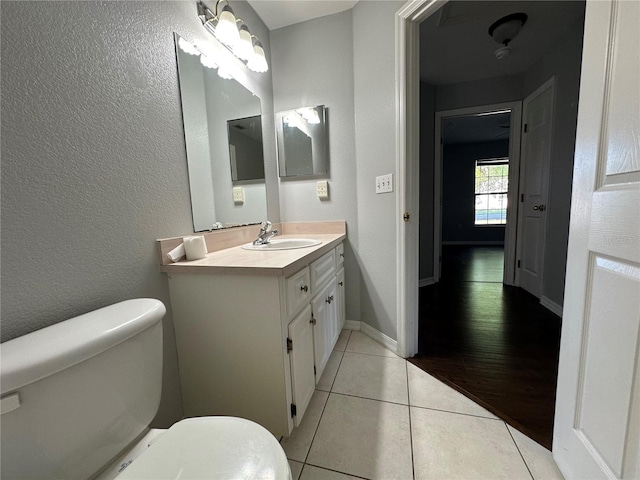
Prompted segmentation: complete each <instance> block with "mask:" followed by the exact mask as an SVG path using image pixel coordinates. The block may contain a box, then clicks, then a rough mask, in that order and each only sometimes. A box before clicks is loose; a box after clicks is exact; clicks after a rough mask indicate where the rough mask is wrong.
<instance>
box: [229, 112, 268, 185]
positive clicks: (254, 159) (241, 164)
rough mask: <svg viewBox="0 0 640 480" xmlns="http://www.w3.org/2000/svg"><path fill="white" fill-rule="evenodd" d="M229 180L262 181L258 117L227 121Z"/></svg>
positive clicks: (260, 132)
mask: <svg viewBox="0 0 640 480" xmlns="http://www.w3.org/2000/svg"><path fill="white" fill-rule="evenodd" d="M227 126H228V130H229V157H230V158H231V178H232V179H233V181H236V182H237V181H239V180H264V155H263V153H262V120H261V118H260V115H256V116H253V117H248V118H238V119H236V120H228V121H227Z"/></svg>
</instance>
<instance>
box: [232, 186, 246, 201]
mask: <svg viewBox="0 0 640 480" xmlns="http://www.w3.org/2000/svg"><path fill="white" fill-rule="evenodd" d="M233 203H244V188H242V187H233Z"/></svg>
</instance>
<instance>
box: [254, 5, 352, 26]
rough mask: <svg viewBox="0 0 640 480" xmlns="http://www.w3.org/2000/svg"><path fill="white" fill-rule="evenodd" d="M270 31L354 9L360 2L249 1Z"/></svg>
mask: <svg viewBox="0 0 640 480" xmlns="http://www.w3.org/2000/svg"><path fill="white" fill-rule="evenodd" d="M247 1H248V2H249V4H250V5H251V7H252V8H253V9H254V10H255V11H256V13H257V14H258V16H259V17H260V18H261V19H262V21H263V22H264V24H265V25H266V26H267V28H268V29H269V30H275V29H276V28H282V27H286V26H288V25H293V24H295V23H300V22H306V21H307V20H311V19H313V18H318V17H324V16H326V15H332V14H334V13H339V12H343V11H345V10H349V9H350V8H353V6H354V5H355V4H356V3H358V0H247Z"/></svg>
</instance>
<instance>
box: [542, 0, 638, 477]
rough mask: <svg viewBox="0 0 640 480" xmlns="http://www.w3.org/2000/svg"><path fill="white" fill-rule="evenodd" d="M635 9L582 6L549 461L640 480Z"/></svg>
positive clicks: (580, 473) (566, 469) (576, 473)
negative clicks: (581, 43) (581, 42)
mask: <svg viewBox="0 0 640 480" xmlns="http://www.w3.org/2000/svg"><path fill="white" fill-rule="evenodd" d="M639 32H640V2H637V1H613V2H612V1H606V2H605V1H598V2H588V3H587V9H586V23H585V32H584V39H585V40H584V50H583V51H584V53H583V61H582V80H581V87H580V105H579V112H578V130H577V137H576V157H575V168H574V183H573V192H572V195H573V198H572V204H571V223H570V230H569V232H570V233H569V251H568V258H567V278H566V288H565V302H564V318H563V325H562V340H561V342H562V343H561V348H560V365H559V372H558V390H557V400H556V416H555V428H554V441H553V454H554V457H555V459H556V462H557V463H558V465H559V467H560V469H561V470H562V472H563V474H564V475H565V477H566V478H591V479H593V478H636V479H637V478H640V349H639V343H640V342H639V332H640V115H639V112H640V88H639V85H640V67H639V57H638V45H640V33H639Z"/></svg>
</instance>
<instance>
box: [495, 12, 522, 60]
mask: <svg viewBox="0 0 640 480" xmlns="http://www.w3.org/2000/svg"><path fill="white" fill-rule="evenodd" d="M527 18H529V17H528V16H527V14H526V13H521V12H520V13H512V14H510V15H507V16H505V17H502V18H499V19H498V20H496V21H495V22H493V24H492V25H491V26H490V27H489V35H490V36H491V38H493V39H494V40H495V41H496V42H498V43H501V44H502V45H503V46H502V47H500V48H499V49H497V50H496V51H495V52H494V53H495V56H496V58H497V59H498V60H502V59H503V58H504V57H506V56H507V55H509V54H510V53H511V48H510V47H509V43H511V41H512V40H513V39H514V38H515V37H516V36H517V35H518V33H520V29H521V28H522V27H523V26H524V24H525V23H527Z"/></svg>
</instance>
